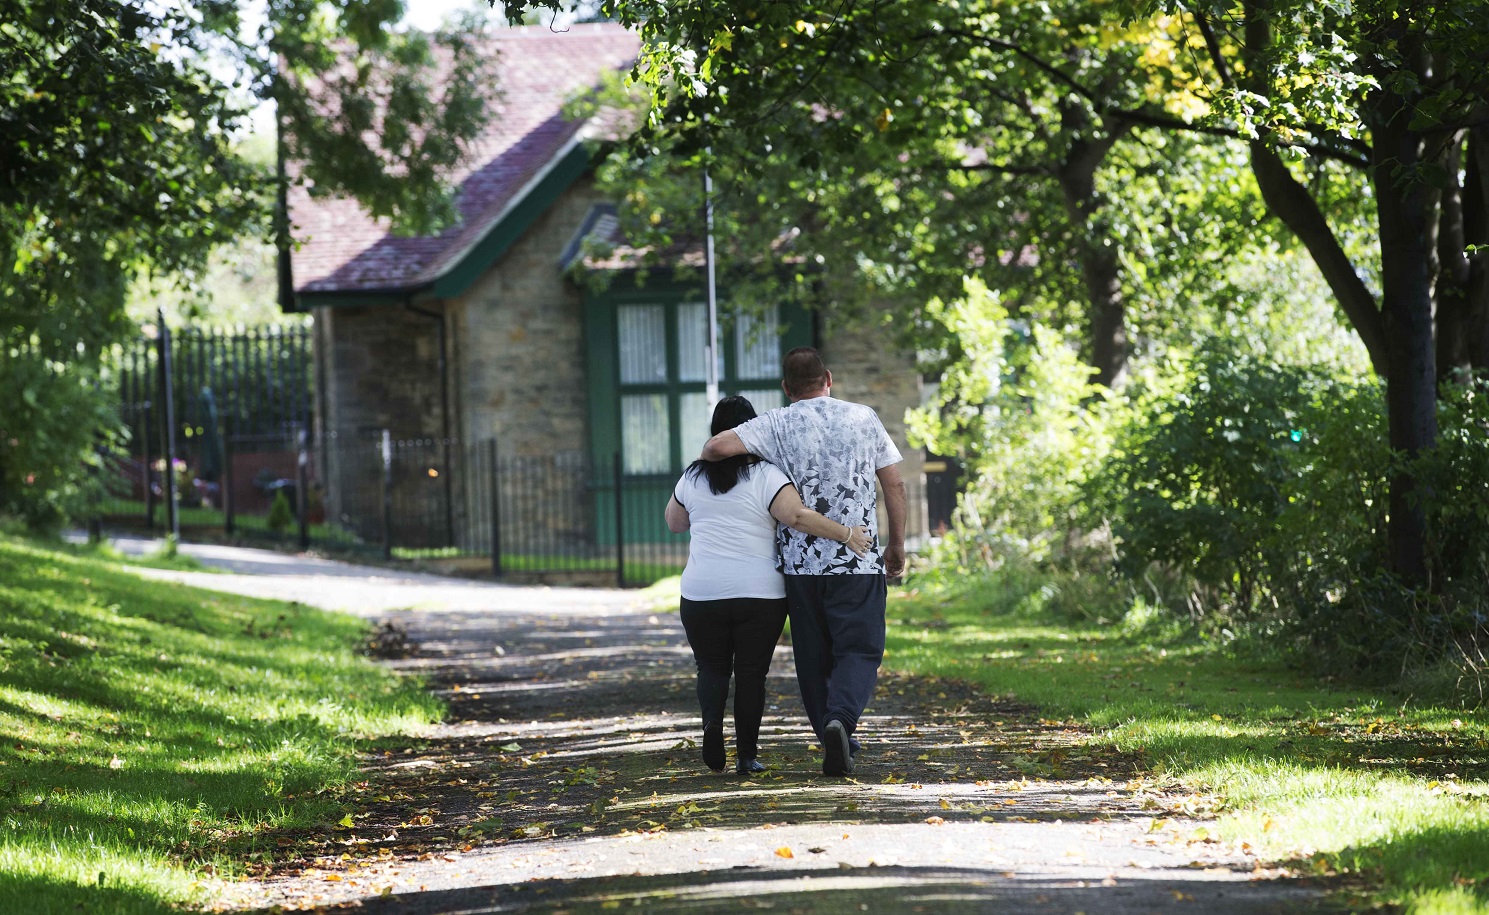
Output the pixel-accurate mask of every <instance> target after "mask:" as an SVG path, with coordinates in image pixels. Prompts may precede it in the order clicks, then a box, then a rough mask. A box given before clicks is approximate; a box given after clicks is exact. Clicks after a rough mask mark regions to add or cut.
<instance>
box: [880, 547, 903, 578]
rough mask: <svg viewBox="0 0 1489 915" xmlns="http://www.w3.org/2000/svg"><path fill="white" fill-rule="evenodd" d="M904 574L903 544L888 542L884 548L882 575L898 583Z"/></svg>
mask: <svg viewBox="0 0 1489 915" xmlns="http://www.w3.org/2000/svg"><path fill="white" fill-rule="evenodd" d="M904 576H905V545H904V544H903V543H900V544H889V545H888V546H886V547H885V548H884V577H885V578H887V579H889V581H890V583H891V584H898V583H899V580H900V579H901V578H903V577H904Z"/></svg>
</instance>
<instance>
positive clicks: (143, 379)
mask: <svg viewBox="0 0 1489 915" xmlns="http://www.w3.org/2000/svg"><path fill="white" fill-rule="evenodd" d="M313 361H314V360H313V352H312V340H311V333H310V329H309V328H307V327H299V326H293V327H270V328H263V329H256V330H243V331H237V332H226V331H218V330H200V329H195V328H186V329H184V330H182V331H178V332H176V333H171V332H169V330H168V329H166V328H165V327H164V323H163V322H162V324H161V325H160V328H159V332H158V335H157V336H156V337H154V338H143V337H142V338H140V339H139V340H136V341H133V342H132V343H130V344H128V345H126V346H123V347H121V348H120V350H119V352H118V353H117V358H116V360H115V370H114V372H113V376H112V377H113V379H114V383H115V385H116V397H117V402H118V404H119V414H120V420H121V424H122V425H123V426H124V427H125V428H126V429H127V430H128V435H127V439H126V441H127V445H126V447H124V448H123V449H121V450H120V451H119V452H118V453H116V454H115V455H114V456H113V461H112V468H111V469H110V471H109V475H110V477H111V479H110V480H109V485H108V487H107V488H108V489H109V491H110V492H111V495H110V497H109V498H107V499H105V500H104V501H103V502H101V503H100V505H99V506H98V515H99V518H100V520H101V521H102V523H104V524H113V525H118V524H130V525H133V526H143V527H145V528H147V529H149V528H157V529H164V530H166V531H171V530H174V529H176V528H177V527H180V528H183V529H186V530H188V531H189V530H192V529H196V530H198V531H202V530H208V529H218V530H221V531H222V532H223V533H224V534H226V535H229V536H235V537H247V538H251V537H262V538H271V539H278V540H282V541H285V542H292V543H297V544H298V545H299V546H300V547H302V548H306V547H310V546H312V545H316V546H321V547H326V548H331V549H334V550H337V551H341V552H350V553H353V554H356V553H362V554H366V555H369V556H371V555H379V554H380V555H381V556H383V557H384V558H387V559H408V560H428V561H438V562H441V563H447V564H450V565H451V566H454V567H456V568H463V569H467V570H470V571H479V572H485V573H488V574H492V575H495V576H496V577H498V578H505V579H550V578H562V579H563V580H565V581H568V582H583V583H592V584H619V585H622V586H625V585H638V584H648V583H651V582H653V581H656V580H658V579H660V578H664V577H667V576H670V575H675V574H677V573H678V572H680V571H681V570H682V567H683V565H684V564H685V563H686V561H687V549H688V547H687V535H686V534H683V535H677V534H673V533H671V532H670V531H668V530H667V528H666V524H665V522H664V520H663V510H664V508H665V506H666V504H667V500H668V498H669V497H670V495H671V492H672V486H673V484H674V482H675V480H673V479H672V478H671V477H669V476H654V477H634V476H626V475H624V474H623V473H621V464H620V457H619V455H613V456H611V458H610V459H608V460H601V461H595V460H593V459H591V458H590V457H589V455H587V454H584V453H581V452H566V453H559V454H546V455H517V454H506V453H504V452H503V451H502V450H501V446H500V442H499V441H495V440H493V441H483V442H475V443H464V442H459V441H456V440H452V439H409V440H401V439H396V438H394V437H393V436H392V435H391V434H390V433H389V432H387V431H381V432H376V433H373V434H361V435H355V436H341V435H338V434H336V433H335V432H332V433H330V434H328V435H327V436H326V437H325V438H324V439H318V438H317V437H316V435H315V432H314V423H313V416H312V412H311V403H312V397H311V391H312V386H311V385H312V374H313V368H312V367H313ZM909 489H910V492H909V496H910V506H911V511H910V518H909V530H908V535H909V536H908V538H907V539H908V540H909V541H910V542H911V544H912V545H913V544H915V543H918V542H920V541H923V540H924V538H925V537H926V536H927V535H928V534H929V533H930V532H931V530H932V527H931V524H930V523H929V520H928V517H927V513H926V501H925V494H924V493H923V492H922V491H921V488H920V486H919V484H918V482H916V483H911V484H909ZM882 517H883V512H882V508H881V524H882Z"/></svg>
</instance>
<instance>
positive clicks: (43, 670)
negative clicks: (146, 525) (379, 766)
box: [0, 538, 439, 913]
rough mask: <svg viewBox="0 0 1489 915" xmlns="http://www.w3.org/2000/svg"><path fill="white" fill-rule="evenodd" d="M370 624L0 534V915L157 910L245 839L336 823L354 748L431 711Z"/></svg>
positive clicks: (425, 718) (229, 863) (187, 892)
mask: <svg viewBox="0 0 1489 915" xmlns="http://www.w3.org/2000/svg"><path fill="white" fill-rule="evenodd" d="M364 629H365V624H364V623H362V622H360V621H358V620H356V619H353V618H350V617H344V616H337V615H332V614H325V613H321V612H319V611H315V610H311V609H309V608H306V607H303V606H300V605H297V604H285V603H277V602H270V601H256V600H252V599H249V598H241V597H235V596H229V595H221V594H215V593H209V592H204V591H199V590H196V589H193V588H188V587H182V586H179V585H174V584H167V583H159V582H151V581H147V580H144V579H142V578H140V577H139V576H137V575H135V574H133V573H131V572H129V571H127V570H125V569H122V568H120V567H118V566H117V565H114V564H111V563H110V562H108V561H105V560H103V559H99V558H92V557H89V556H86V555H81V556H80V555H76V554H70V553H68V552H66V551H59V550H53V549H49V548H47V547H43V546H40V545H37V544H34V543H29V542H25V541H19V540H14V539H9V538H0V735H3V737H4V742H3V745H0V817H3V822H4V827H5V832H4V836H3V838H0V910H4V911H22V910H25V911H28V912H37V913H44V912H64V911H65V912H74V911H77V909H76V908H75V906H76V904H77V901H78V900H80V899H87V900H89V902H88V903H87V904H86V905H85V906H84V907H83V908H84V909H86V910H89V911H105V910H106V911H110V912H158V911H164V910H165V908H166V906H168V905H169V904H175V903H179V902H182V901H184V900H186V899H189V898H191V897H192V895H193V893H194V889H193V884H194V883H196V882H198V881H205V880H210V878H211V875H214V874H219V873H222V872H224V871H231V870H233V869H234V868H236V867H238V866H240V865H237V864H234V863H233V860H232V859H233V855H232V852H233V848H234V845H233V843H235V842H237V841H238V840H239V839H240V838H241V837H244V836H249V835H252V834H254V833H256V832H258V831H262V830H264V829H267V828H271V827H272V828H282V827H284V826H286V825H294V824H297V823H298V824H305V823H311V822H318V821H320V820H324V819H326V818H327V817H330V816H331V814H332V812H333V809H334V803H335V802H334V800H333V799H331V798H330V797H323V796H318V795H317V792H319V791H320V790H321V789H324V788H327V787H331V786H335V785H338V784H343V783H345V782H347V781H349V780H350V779H351V777H352V775H353V774H354V772H355V767H356V748H357V744H356V738H368V737H376V736H380V735H387V734H396V733H406V732H408V731H411V730H413V729H416V728H419V727H422V726H424V725H427V724H428V723H429V722H430V721H432V720H434V718H435V717H437V716H438V714H439V706H438V702H437V700H435V699H433V698H432V697H429V696H427V695H426V694H424V693H423V692H422V691H421V690H419V689H418V688H417V687H416V686H415V685H414V684H409V683H400V682H398V681H397V680H395V679H394V678H392V677H391V676H389V675H388V674H387V673H385V672H383V671H380V670H378V669H377V668H376V667H375V666H374V665H372V664H371V663H370V662H369V661H368V660H367V659H365V658H363V657H361V656H359V655H358V654H357V652H356V649H357V646H358V644H359V642H360V640H361V638H362V636H363V633H364ZM22 900H24V902H22Z"/></svg>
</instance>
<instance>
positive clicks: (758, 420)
mask: <svg viewBox="0 0 1489 915" xmlns="http://www.w3.org/2000/svg"><path fill="white" fill-rule="evenodd" d="M734 432H735V434H736V435H738V436H739V440H740V441H741V442H743V443H744V446H745V450H746V451H748V452H749V453H751V454H757V455H759V456H760V457H763V458H765V459H766V460H767V461H770V462H771V463H773V464H775V465H776V466H778V467H780V468H781V469H782V470H783V471H785V472H786V474H787V475H788V476H790V477H791V479H792V480H794V481H795V482H796V485H797V487H798V488H800V490H801V500H802V502H804V503H806V506H807V508H811V509H816V510H817V511H819V512H821V513H822V514H824V515H826V516H827V517H829V518H831V519H832V520H834V521H836V522H838V523H840V524H847V525H850V526H852V527H867V528H868V529H869V536H870V537H872V538H873V546H871V547H870V548H869V554H868V555H867V556H859V555H858V554H857V553H855V552H853V551H852V550H850V549H848V547H847V545H846V544H843V543H839V542H838V541H836V540H827V539H824V538H822V537H814V536H812V535H811V534H803V533H802V532H800V531H794V530H791V529H790V528H788V527H782V528H781V533H780V544H781V564H782V565H783V566H784V568H785V570H786V574H787V575H882V574H883V573H884V558H883V555H882V553H881V552H880V545H879V520H878V516H877V515H876V514H875V511H874V509H875V506H876V503H877V502H878V498H879V496H878V490H877V489H876V486H875V483H876V481H877V477H878V472H879V471H880V470H882V469H884V468H885V467H888V466H889V465H891V464H898V463H899V462H900V451H899V449H898V448H896V447H895V446H894V442H893V441H892V440H891V439H890V437H889V433H888V432H886V431H884V424H883V423H882V422H880V421H879V414H877V413H875V412H874V411H873V408H871V407H867V406H864V405H863V404H856V403H849V402H848V401H844V400H837V399H835V398H832V397H809V398H807V399H806V400H798V401H797V402H796V403H794V404H792V405H791V406H789V407H781V408H779V409H776V410H770V411H767V412H765V413H763V414H761V415H760V416H757V417H755V418H754V419H752V420H750V421H749V422H747V423H741V424H739V425H738V426H735V427H734Z"/></svg>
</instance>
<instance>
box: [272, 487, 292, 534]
mask: <svg viewBox="0 0 1489 915" xmlns="http://www.w3.org/2000/svg"><path fill="white" fill-rule="evenodd" d="M293 523H295V512H294V510H293V509H291V508H290V500H289V497H287V496H286V495H285V494H284V490H283V489H280V490H276V491H275V493H274V501H273V502H270V503H269V517H268V518H266V519H265V520H264V525H265V526H266V527H268V528H269V530H271V531H273V532H274V533H276V534H282V533H284V532H285V531H287V530H289V527H290V525H291V524H293Z"/></svg>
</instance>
